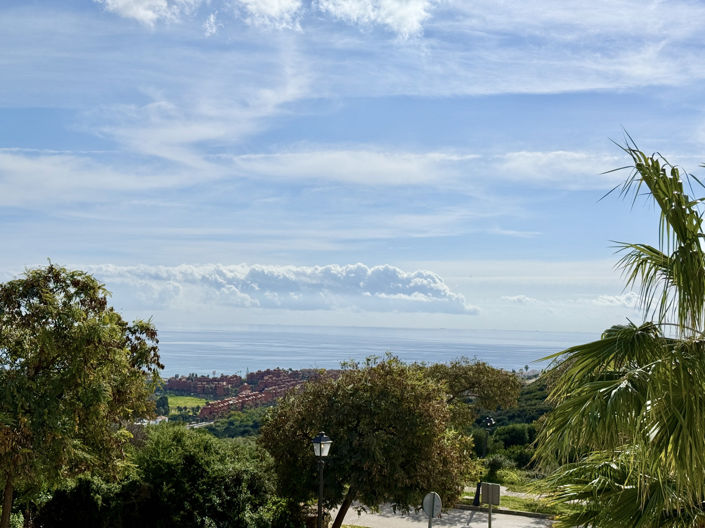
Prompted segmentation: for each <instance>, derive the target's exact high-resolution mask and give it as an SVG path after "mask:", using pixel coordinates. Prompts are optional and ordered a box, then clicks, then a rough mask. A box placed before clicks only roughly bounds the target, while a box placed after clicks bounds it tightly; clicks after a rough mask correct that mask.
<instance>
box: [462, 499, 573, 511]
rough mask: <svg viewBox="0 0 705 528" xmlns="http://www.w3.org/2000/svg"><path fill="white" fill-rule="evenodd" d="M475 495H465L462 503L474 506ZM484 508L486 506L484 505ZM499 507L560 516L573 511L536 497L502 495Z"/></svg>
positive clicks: (567, 507)
mask: <svg viewBox="0 0 705 528" xmlns="http://www.w3.org/2000/svg"><path fill="white" fill-rule="evenodd" d="M474 496H475V495H474V494H472V495H465V496H464V497H463V498H462V499H461V502H462V503H464V504H472V500H473V498H474ZM483 506H486V505H484V504H483ZM499 507H500V508H503V509H505V510H512V511H523V512H533V513H545V514H547V515H559V514H561V513H568V512H569V511H572V509H571V507H569V506H566V505H563V504H558V505H556V504H551V503H549V502H548V501H547V500H545V499H540V498H536V497H513V496H509V495H502V496H501V497H500V498H499Z"/></svg>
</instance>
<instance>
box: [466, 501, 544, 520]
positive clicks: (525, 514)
mask: <svg viewBox="0 0 705 528" xmlns="http://www.w3.org/2000/svg"><path fill="white" fill-rule="evenodd" d="M453 508H455V509H456V510H471V511H479V512H483V513H488V512H489V510H488V509H487V508H485V507H483V506H472V505H471V504H456V505H455V506H453ZM492 513H503V514H505V515H517V516H520V517H531V518H533V519H553V518H554V516H553V515H550V514H548V513H537V512H525V511H517V510H505V509H504V508H492Z"/></svg>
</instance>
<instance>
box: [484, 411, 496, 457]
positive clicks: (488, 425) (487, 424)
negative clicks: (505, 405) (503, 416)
mask: <svg viewBox="0 0 705 528" xmlns="http://www.w3.org/2000/svg"><path fill="white" fill-rule="evenodd" d="M484 422H485V429H487V442H486V443H485V456H487V451H488V450H489V447H490V429H492V427H493V426H494V424H495V421H494V418H492V417H491V416H486V417H485V420H484Z"/></svg>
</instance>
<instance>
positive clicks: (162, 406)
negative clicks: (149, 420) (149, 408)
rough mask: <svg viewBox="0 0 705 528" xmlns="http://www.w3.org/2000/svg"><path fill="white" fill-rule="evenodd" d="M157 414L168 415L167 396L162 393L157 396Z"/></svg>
mask: <svg viewBox="0 0 705 528" xmlns="http://www.w3.org/2000/svg"><path fill="white" fill-rule="evenodd" d="M156 405H157V409H156V411H157V414H158V415H159V416H169V396H167V395H166V394H162V395H161V396H159V398H157V404H156Z"/></svg>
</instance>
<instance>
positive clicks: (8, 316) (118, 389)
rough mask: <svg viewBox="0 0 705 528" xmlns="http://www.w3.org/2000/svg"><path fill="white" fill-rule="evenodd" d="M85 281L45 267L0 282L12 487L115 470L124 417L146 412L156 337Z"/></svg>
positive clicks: (1, 466) (9, 493)
mask: <svg viewBox="0 0 705 528" xmlns="http://www.w3.org/2000/svg"><path fill="white" fill-rule="evenodd" d="M107 296H108V292H107V291H106V289H105V288H104V287H103V285H101V284H100V283H99V282H98V281H97V280H96V279H95V278H93V277H92V276H90V275H87V274H85V273H83V272H80V271H68V270H66V269H64V268H61V267H58V266H55V265H53V264H50V265H49V266H47V267H46V268H39V269H34V270H29V271H27V272H26V273H25V275H24V277H23V278H21V279H18V280H13V281H10V282H7V283H4V284H0V482H2V483H3V510H2V519H1V521H0V528H7V526H8V524H9V516H10V510H11V507H12V503H13V493H14V490H15V489H16V488H17V489H24V490H32V489H36V490H38V489H39V488H41V487H51V486H54V485H56V484H57V483H59V482H61V481H62V479H64V478H66V477H67V476H70V475H76V474H80V473H83V472H85V471H87V470H90V469H100V470H103V471H106V472H109V473H110V472H112V473H114V472H117V471H119V470H120V467H121V460H122V459H123V455H124V450H123V447H124V445H125V443H126V442H127V441H128V440H129V437H130V434H129V433H128V432H127V430H126V429H125V428H124V425H125V424H126V423H129V422H132V421H134V420H136V419H138V418H140V417H145V416H149V415H150V414H151V413H153V410H154V403H153V402H152V401H150V399H149V395H150V394H151V393H152V391H153V388H154V386H155V384H156V383H157V382H158V381H159V375H158V369H159V368H161V365H160V364H159V356H158V351H157V333H156V331H155V329H154V328H153V327H152V325H151V324H149V323H147V322H143V321H137V322H135V323H133V324H128V323H126V322H125V321H124V320H123V319H122V317H121V316H120V314H118V313H117V312H116V311H114V310H113V309H112V308H111V307H110V306H108V302H107Z"/></svg>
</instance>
